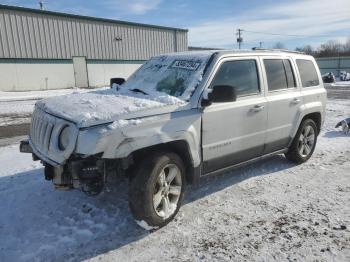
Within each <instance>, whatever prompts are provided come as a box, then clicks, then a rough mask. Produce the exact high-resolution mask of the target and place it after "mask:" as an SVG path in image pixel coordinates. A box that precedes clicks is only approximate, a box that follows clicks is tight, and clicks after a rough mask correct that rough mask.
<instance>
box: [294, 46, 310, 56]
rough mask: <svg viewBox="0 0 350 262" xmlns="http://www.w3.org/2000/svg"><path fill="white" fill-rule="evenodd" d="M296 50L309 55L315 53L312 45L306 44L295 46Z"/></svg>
mask: <svg viewBox="0 0 350 262" xmlns="http://www.w3.org/2000/svg"><path fill="white" fill-rule="evenodd" d="M295 51H299V52H303V53H305V54H308V55H313V54H314V53H315V50H314V49H313V47H312V46H311V45H305V46H303V47H297V48H295Z"/></svg>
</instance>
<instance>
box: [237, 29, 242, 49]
mask: <svg viewBox="0 0 350 262" xmlns="http://www.w3.org/2000/svg"><path fill="white" fill-rule="evenodd" d="M242 31H243V29H237V35H238V38H237V43H238V48H239V49H241V44H242V42H243V38H242Z"/></svg>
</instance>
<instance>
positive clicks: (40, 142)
mask: <svg viewBox="0 0 350 262" xmlns="http://www.w3.org/2000/svg"><path fill="white" fill-rule="evenodd" d="M54 126H55V119H54V118H53V117H51V116H50V115H48V114H46V113H44V112H43V111H41V110H40V109H36V110H35V111H34V113H33V116H32V123H31V127H30V139H31V141H32V143H33V144H34V146H35V147H36V149H37V150H39V151H40V152H42V153H47V152H48V151H49V146H50V138H51V134H52V131H53V128H54Z"/></svg>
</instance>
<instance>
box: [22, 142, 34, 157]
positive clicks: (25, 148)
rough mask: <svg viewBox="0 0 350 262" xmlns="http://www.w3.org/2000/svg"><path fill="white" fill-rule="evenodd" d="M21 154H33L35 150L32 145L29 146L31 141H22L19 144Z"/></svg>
mask: <svg viewBox="0 0 350 262" xmlns="http://www.w3.org/2000/svg"><path fill="white" fill-rule="evenodd" d="M19 152H21V153H31V154H33V149H32V147H31V145H30V144H29V140H28V139H26V140H22V141H21V142H20V144H19Z"/></svg>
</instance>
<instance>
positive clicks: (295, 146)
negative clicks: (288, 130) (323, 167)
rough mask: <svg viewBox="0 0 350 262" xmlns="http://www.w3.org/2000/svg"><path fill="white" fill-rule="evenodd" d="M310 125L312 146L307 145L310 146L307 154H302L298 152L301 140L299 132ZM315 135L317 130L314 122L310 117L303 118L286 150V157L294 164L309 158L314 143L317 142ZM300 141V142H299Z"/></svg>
mask: <svg viewBox="0 0 350 262" xmlns="http://www.w3.org/2000/svg"><path fill="white" fill-rule="evenodd" d="M308 126H309V127H311V128H312V131H313V132H314V142H313V144H312V147H310V146H309V148H310V152H309V153H307V154H302V153H300V150H301V148H300V146H301V144H302V143H303V142H301V141H300V139H301V134H302V132H304V130H305V128H307V127H308ZM317 135H318V130H317V126H316V124H315V122H314V121H313V120H312V119H305V120H304V121H303V122H302V123H301V124H300V127H299V129H298V131H297V133H296V135H295V137H294V139H293V142H292V144H291V146H290V147H289V150H288V152H287V153H286V154H285V156H286V158H287V159H288V160H290V161H292V162H294V163H296V164H302V163H304V162H306V161H307V160H309V158H310V157H311V156H312V154H313V152H314V150H315V147H316V143H317ZM300 143H301V144H300ZM304 146H305V142H304Z"/></svg>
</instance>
